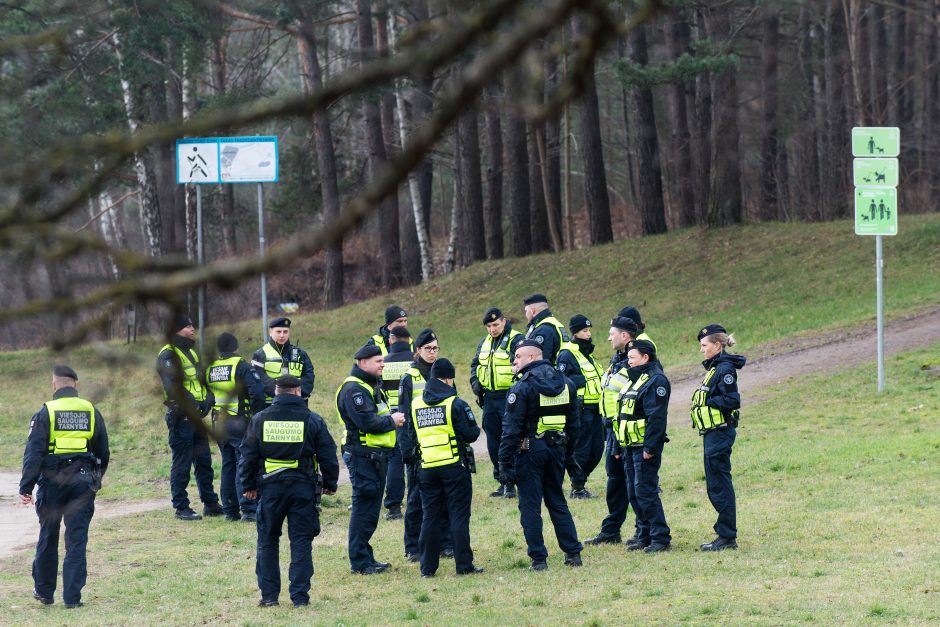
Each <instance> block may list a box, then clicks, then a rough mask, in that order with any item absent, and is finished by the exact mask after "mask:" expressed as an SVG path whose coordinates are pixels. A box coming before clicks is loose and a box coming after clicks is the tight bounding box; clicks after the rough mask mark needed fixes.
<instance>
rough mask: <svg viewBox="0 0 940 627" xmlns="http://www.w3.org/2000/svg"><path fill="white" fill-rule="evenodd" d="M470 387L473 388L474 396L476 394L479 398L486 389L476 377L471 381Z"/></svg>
mask: <svg viewBox="0 0 940 627" xmlns="http://www.w3.org/2000/svg"><path fill="white" fill-rule="evenodd" d="M470 389H471V390H473V395H474V396H476V397H477V398H483V394H484V392H485V390H484V389H483V385H482V384H481V383H480V381H479V380H478V379H474V380H473V381H471V382H470Z"/></svg>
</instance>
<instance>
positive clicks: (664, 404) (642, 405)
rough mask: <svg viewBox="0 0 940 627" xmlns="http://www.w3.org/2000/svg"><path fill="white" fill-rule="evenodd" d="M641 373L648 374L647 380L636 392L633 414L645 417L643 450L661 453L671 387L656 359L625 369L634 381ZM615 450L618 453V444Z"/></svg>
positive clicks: (663, 444) (664, 442) (667, 439)
mask: <svg viewBox="0 0 940 627" xmlns="http://www.w3.org/2000/svg"><path fill="white" fill-rule="evenodd" d="M642 374H648V375H649V381H647V382H646V384H645V385H644V386H643V387H642V388H640V392H639V394H637V397H636V405H635V406H634V409H633V416H634V418H636V419H640V418H645V419H646V433H645V435H644V437H643V450H644V451H646V452H647V453H649V454H651V455H661V454H662V452H663V447H664V446H665V445H666V442H668V441H669V438H668V437H667V436H666V416H667V413H668V411H667V410H668V409H669V394H670V393H671V391H672V387H671V386H670V384H669V379H667V378H666V374H665V373H664V372H663V367H662V365H661V364H660V363H659V361H657V360H653V361H650V362H648V363H646V364H643V365H642V366H639V367H637V368H629V369H628V370H627V376H629V377H630V381H631V382H634V383H635V382H636V380H637V379H639V378H640V375H642ZM616 450H617V452H618V454H619V453H620V451H619V446H618V447H617V449H616Z"/></svg>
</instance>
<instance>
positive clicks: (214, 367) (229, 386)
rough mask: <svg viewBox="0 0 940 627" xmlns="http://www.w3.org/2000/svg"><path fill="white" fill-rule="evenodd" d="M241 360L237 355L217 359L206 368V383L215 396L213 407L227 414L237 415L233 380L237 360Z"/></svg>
mask: <svg viewBox="0 0 940 627" xmlns="http://www.w3.org/2000/svg"><path fill="white" fill-rule="evenodd" d="M241 360H242V358H241V357H239V356H238V355H236V356H234V357H227V358H225V359H217V360H215V361H214V362H212V363H211V364H209V367H208V368H207V369H206V385H208V386H209V389H210V390H212V394H213V395H214V396H215V404H214V405H213V406H212V407H213V409H216V410H218V411H224V412H225V413H226V414H228V415H229V416H237V415H238V403H239V399H238V389H237V388H238V384H237V383H236V381H235V370H236V368H237V367H238V362H240V361H241Z"/></svg>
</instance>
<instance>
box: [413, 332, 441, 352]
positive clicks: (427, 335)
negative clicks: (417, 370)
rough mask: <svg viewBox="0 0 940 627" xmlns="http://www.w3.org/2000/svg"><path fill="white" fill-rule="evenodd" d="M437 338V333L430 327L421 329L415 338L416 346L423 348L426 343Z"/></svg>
mask: <svg viewBox="0 0 940 627" xmlns="http://www.w3.org/2000/svg"><path fill="white" fill-rule="evenodd" d="M436 339H437V334H436V333H435V332H434V331H433V330H432V329H431V328H430V327H429V328H426V329H421V333H419V334H418V337H416V338H415V347H416V348H421V347H422V346H424V345H425V344H430V343H431V342H433V341H434V340H436Z"/></svg>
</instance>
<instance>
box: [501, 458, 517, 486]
mask: <svg viewBox="0 0 940 627" xmlns="http://www.w3.org/2000/svg"><path fill="white" fill-rule="evenodd" d="M499 481H500V483H515V482H516V469H515V468H512V467H511V466H510V465H509V464H507V463H505V462H500V463H499Z"/></svg>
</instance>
